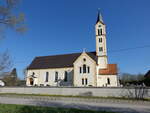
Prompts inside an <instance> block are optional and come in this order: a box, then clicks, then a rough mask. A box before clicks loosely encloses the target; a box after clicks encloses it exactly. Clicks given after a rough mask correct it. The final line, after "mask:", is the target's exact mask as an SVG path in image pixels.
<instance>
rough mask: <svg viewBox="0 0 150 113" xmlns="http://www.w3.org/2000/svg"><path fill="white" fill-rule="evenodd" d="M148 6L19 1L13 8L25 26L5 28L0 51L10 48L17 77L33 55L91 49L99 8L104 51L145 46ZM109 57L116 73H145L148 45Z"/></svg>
mask: <svg viewBox="0 0 150 113" xmlns="http://www.w3.org/2000/svg"><path fill="white" fill-rule="evenodd" d="M149 6H150V0H36V1H35V0H23V1H22V3H21V4H20V6H19V7H18V8H17V9H18V10H20V11H21V12H24V13H25V15H26V24H27V26H28V31H27V32H26V33H25V34H23V35H20V34H18V33H16V32H14V31H12V30H8V31H6V38H5V39H4V40H2V41H1V42H0V50H1V52H3V51H5V50H8V51H9V53H10V55H11V58H12V61H13V67H16V68H17V71H18V75H19V77H20V78H23V69H24V68H25V67H26V66H28V65H29V64H30V63H31V61H32V60H33V58H34V57H35V56H45V55H54V54H66V53H75V52H82V50H83V48H86V51H95V29H94V25H95V22H96V18H97V9H98V8H100V9H101V13H102V16H103V20H104V23H105V24H106V26H107V47H108V50H109V51H113V50H120V49H126V48H132V47H141V46H145V45H150V13H149V11H150V7H149ZM108 61H109V63H117V64H118V67H119V71H120V72H127V73H133V74H137V73H146V72H147V71H148V70H149V69H150V62H149V61H150V47H147V48H139V49H133V50H128V51H118V52H109V53H108Z"/></svg>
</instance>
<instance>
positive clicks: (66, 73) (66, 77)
mask: <svg viewBox="0 0 150 113" xmlns="http://www.w3.org/2000/svg"><path fill="white" fill-rule="evenodd" d="M67 80H68V72H67V71H65V77H64V81H65V82H67Z"/></svg>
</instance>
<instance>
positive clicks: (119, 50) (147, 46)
mask: <svg viewBox="0 0 150 113" xmlns="http://www.w3.org/2000/svg"><path fill="white" fill-rule="evenodd" d="M149 47H150V45H144V46H138V47H132V48H125V49H118V50H108V52H109V53H116V52H124V51H131V50H135V49H142V48H149ZM24 62H26V61H16V62H15V63H24Z"/></svg>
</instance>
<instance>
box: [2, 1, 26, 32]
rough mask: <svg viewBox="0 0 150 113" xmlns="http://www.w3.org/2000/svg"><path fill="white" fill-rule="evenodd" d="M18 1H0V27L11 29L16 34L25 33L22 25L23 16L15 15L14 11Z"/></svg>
mask: <svg viewBox="0 0 150 113" xmlns="http://www.w3.org/2000/svg"><path fill="white" fill-rule="evenodd" d="M19 1H20V0H0V3H1V5H0V27H1V30H2V29H3V28H11V29H14V30H16V31H17V32H24V31H26V27H25V25H24V14H23V13H19V14H16V13H15V11H14V9H15V8H16V6H17V4H18V3H19Z"/></svg>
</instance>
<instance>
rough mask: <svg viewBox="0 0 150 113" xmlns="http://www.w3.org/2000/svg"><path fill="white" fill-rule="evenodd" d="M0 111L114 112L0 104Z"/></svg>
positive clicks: (3, 112)
mask: <svg viewBox="0 0 150 113" xmlns="http://www.w3.org/2000/svg"><path fill="white" fill-rule="evenodd" d="M0 113H114V112H106V111H91V110H79V109H72V108H70V109H69V108H52V107H39V106H25V105H10V104H0Z"/></svg>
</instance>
